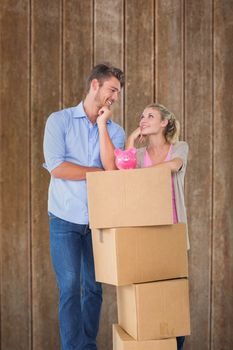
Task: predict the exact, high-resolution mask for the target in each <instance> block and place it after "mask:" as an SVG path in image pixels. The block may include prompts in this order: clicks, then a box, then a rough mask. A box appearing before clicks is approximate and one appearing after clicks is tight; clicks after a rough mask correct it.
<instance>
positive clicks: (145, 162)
mask: <svg viewBox="0 0 233 350" xmlns="http://www.w3.org/2000/svg"><path fill="white" fill-rule="evenodd" d="M172 148H173V145H172V144H171V145H170V147H169V150H168V153H167V156H166V158H165V159H164V162H167V161H169V160H170V159H171V151H172ZM151 165H153V164H152V161H151V159H150V156H149V154H148V152H147V151H145V153H144V159H143V167H144V168H146V167H149V166H151ZM172 212H173V224H177V222H178V218H177V212H176V201H175V190H174V176H173V174H172Z"/></svg>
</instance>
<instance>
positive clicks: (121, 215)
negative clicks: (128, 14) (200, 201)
mask: <svg viewBox="0 0 233 350" xmlns="http://www.w3.org/2000/svg"><path fill="white" fill-rule="evenodd" d="M87 185H88V206H89V217H90V226H91V228H92V240H93V251H94V261H95V274H96V280H97V281H99V282H103V283H108V284H112V285H115V286H117V308H118V322H119V325H113V348H114V350H147V349H148V350H152V349H153V350H156V349H158V350H176V349H177V345H176V337H177V336H183V335H189V334H190V313H189V292H188V279H187V277H188V261H187V242H186V226H185V224H183V223H179V224H173V214H172V194H171V173H170V171H169V170H168V169H162V168H146V169H135V170H122V171H108V172H98V173H89V174H88V176H87Z"/></svg>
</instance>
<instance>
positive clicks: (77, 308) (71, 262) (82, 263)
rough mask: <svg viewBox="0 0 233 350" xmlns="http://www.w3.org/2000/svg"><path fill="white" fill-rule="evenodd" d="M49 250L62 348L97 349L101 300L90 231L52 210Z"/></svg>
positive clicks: (69, 349) (76, 349) (66, 349)
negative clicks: (55, 281)
mask: <svg viewBox="0 0 233 350" xmlns="http://www.w3.org/2000/svg"><path fill="white" fill-rule="evenodd" d="M49 225H50V251H51V257H52V262H53V267H54V270H55V273H56V278H57V284H58V288H59V320H60V335H61V343H62V349H63V350H96V349H97V346H96V336H97V332H98V328H99V317H100V309H101V304H102V288H101V284H100V283H97V282H95V272H94V261H93V252H92V240H91V231H90V229H89V226H88V225H78V224H73V223H70V222H68V221H65V220H62V219H60V218H58V217H56V216H54V215H53V214H51V213H49Z"/></svg>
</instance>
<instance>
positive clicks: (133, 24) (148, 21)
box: [125, 0, 154, 134]
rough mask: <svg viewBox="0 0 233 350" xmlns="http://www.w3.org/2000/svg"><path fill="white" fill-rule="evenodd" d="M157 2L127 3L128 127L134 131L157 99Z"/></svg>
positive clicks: (127, 129) (132, 0) (134, 1)
mask: <svg viewBox="0 0 233 350" xmlns="http://www.w3.org/2000/svg"><path fill="white" fill-rule="evenodd" d="M153 14H154V1H152V0H147V1H143V0H128V1H126V2H125V73H126V86H125V128H126V132H127V133H128V134H129V133H131V132H132V131H133V130H134V129H136V127H137V126H138V123H139V116H140V115H141V113H142V111H143V109H144V108H145V106H146V105H147V104H149V103H151V102H153V99H154V15H153Z"/></svg>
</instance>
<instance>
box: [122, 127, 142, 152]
mask: <svg viewBox="0 0 233 350" xmlns="http://www.w3.org/2000/svg"><path fill="white" fill-rule="evenodd" d="M136 140H139V142H143V141H144V137H143V136H142V135H141V129H140V128H137V129H136V130H134V131H133V132H132V134H130V135H129V137H128V139H127V141H126V145H125V149H129V148H132V147H134V144H135V142H136Z"/></svg>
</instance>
